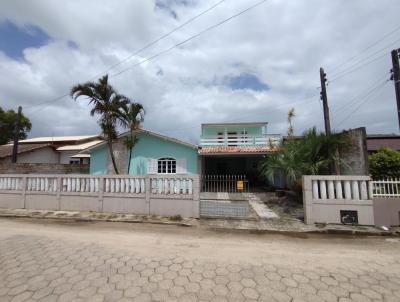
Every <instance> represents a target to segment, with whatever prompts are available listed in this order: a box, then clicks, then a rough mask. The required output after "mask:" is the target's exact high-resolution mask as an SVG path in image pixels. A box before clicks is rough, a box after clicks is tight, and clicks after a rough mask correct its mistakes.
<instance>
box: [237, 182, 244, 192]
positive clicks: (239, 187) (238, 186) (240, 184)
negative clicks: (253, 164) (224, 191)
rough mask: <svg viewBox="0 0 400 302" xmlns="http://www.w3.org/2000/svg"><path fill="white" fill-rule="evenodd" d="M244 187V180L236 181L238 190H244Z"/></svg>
mask: <svg viewBox="0 0 400 302" xmlns="http://www.w3.org/2000/svg"><path fill="white" fill-rule="evenodd" d="M243 187H244V183H243V180H238V181H237V182H236V188H237V190H238V191H243Z"/></svg>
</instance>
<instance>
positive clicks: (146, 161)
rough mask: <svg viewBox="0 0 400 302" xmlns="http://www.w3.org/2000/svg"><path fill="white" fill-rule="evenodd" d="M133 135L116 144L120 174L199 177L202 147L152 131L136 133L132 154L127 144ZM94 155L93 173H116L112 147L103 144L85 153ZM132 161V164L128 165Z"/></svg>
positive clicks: (91, 167) (91, 165)
mask: <svg viewBox="0 0 400 302" xmlns="http://www.w3.org/2000/svg"><path fill="white" fill-rule="evenodd" d="M127 135H129V133H123V134H121V135H120V136H119V137H118V139H117V141H116V142H115V143H114V145H113V146H114V150H115V157H116V161H117V165H118V168H119V170H120V173H122V174H127V171H128V164H129V165H130V167H129V174H132V175H145V174H198V147H197V146H196V145H193V144H190V143H187V142H183V141H181V140H178V139H175V138H171V137H167V136H165V135H161V134H159V133H155V132H152V131H148V130H144V129H142V130H139V131H138V132H137V133H136V137H137V138H138V141H137V143H136V145H135V147H134V148H133V149H132V157H131V160H130V162H129V152H128V150H127V148H126V146H125V145H124V144H123V142H124V139H125V137H126V136H127ZM85 153H90V156H91V161H90V173H91V174H108V173H113V168H112V164H111V160H110V156H109V151H108V146H107V144H106V143H105V142H102V143H100V144H98V145H96V146H94V147H91V148H89V149H86V150H85ZM128 162H129V163H128Z"/></svg>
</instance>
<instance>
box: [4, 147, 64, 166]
mask: <svg viewBox="0 0 400 302" xmlns="http://www.w3.org/2000/svg"><path fill="white" fill-rule="evenodd" d="M5 162H11V158H8V159H7V160H6V161H5ZM17 162H18V163H21V164H23V163H25V164H42V163H43V164H58V163H59V161H58V153H57V152H56V151H54V150H53V149H52V148H41V149H36V150H32V151H31V152H27V153H21V154H19V155H18V160H17Z"/></svg>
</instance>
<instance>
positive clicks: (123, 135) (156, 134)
mask: <svg viewBox="0 0 400 302" xmlns="http://www.w3.org/2000/svg"><path fill="white" fill-rule="evenodd" d="M129 133H130V132H129V131H127V132H124V133H122V134H120V135H118V138H121V137H125V136H127V135H129ZM136 133H145V134H148V135H151V136H155V137H158V138H160V139H163V140H166V141H170V142H174V143H177V144H181V145H185V146H187V147H190V148H193V149H197V148H198V146H197V145H194V144H191V143H188V142H184V141H181V140H179V139H176V138H173V137H169V136H166V135H163V134H160V133H157V132H154V131H150V130H145V129H140V130H137V131H136ZM106 143H107V142H106V141H102V142H101V143H98V144H96V145H94V146H92V147H88V148H86V149H84V150H82V151H81V152H83V151H84V152H85V153H87V152H89V151H91V150H94V149H97V148H98V147H101V146H103V145H105V144H106Z"/></svg>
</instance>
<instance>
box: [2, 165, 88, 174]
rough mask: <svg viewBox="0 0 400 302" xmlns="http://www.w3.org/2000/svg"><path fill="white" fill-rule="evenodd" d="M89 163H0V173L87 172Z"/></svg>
mask: <svg viewBox="0 0 400 302" xmlns="http://www.w3.org/2000/svg"><path fill="white" fill-rule="evenodd" d="M88 173H89V165H70V164H67V165H63V164H23V163H18V164H12V163H0V174H88Z"/></svg>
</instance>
